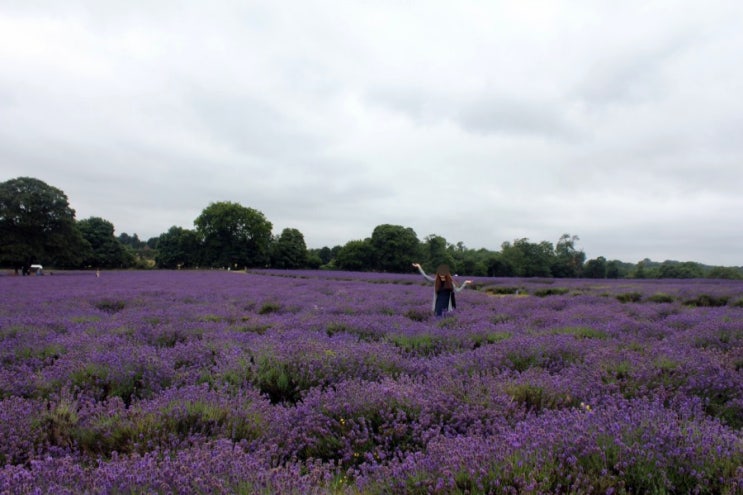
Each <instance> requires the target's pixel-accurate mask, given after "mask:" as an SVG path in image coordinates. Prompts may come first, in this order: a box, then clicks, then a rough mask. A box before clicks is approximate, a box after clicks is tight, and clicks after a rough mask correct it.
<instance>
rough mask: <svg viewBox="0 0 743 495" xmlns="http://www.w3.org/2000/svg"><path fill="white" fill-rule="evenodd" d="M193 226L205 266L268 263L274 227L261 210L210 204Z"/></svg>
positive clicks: (236, 205) (258, 264)
mask: <svg viewBox="0 0 743 495" xmlns="http://www.w3.org/2000/svg"><path fill="white" fill-rule="evenodd" d="M194 224H195V225H196V232H197V233H198V234H199V236H200V238H201V240H202V244H203V248H204V251H203V253H204V263H205V264H206V265H208V266H214V267H235V268H236V267H243V266H247V267H256V266H265V265H266V264H268V262H269V260H270V249H271V229H272V228H273V226H272V225H271V222H269V221H268V220H267V219H266V217H265V216H264V215H263V213H261V212H260V211H258V210H255V209H253V208H247V207H245V206H242V205H240V204H239V203H233V202H230V201H223V202H219V203H211V204H210V205H209V206H207V207H206V208H204V210H203V211H202V212H201V215H199V217H198V218H197V219H196V220H195V221H194Z"/></svg>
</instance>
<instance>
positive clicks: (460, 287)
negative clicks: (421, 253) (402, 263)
mask: <svg viewBox="0 0 743 495" xmlns="http://www.w3.org/2000/svg"><path fill="white" fill-rule="evenodd" d="M418 271H419V272H421V275H423V278H425V279H426V280H428V281H429V282H436V277H432V276H430V275H426V272H424V271H423V268H420V267H419V268H418ZM452 285H454V292H462V290H463V289H464V288H465V287H466V285H457V283H456V282H454V280H452ZM453 309H454V308H453V307H452V305H451V297H450V298H449V308H448V310H449V311H451V310H453ZM431 311H436V286H435V285H434V289H433V302H432V303H431Z"/></svg>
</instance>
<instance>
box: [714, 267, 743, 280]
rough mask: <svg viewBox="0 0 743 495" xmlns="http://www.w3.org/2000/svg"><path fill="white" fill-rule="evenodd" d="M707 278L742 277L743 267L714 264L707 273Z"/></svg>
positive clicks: (730, 278)
mask: <svg viewBox="0 0 743 495" xmlns="http://www.w3.org/2000/svg"><path fill="white" fill-rule="evenodd" d="M707 278H724V279H728V280H741V279H743V269H740V268H734V267H725V266H714V267H712V269H710V271H709V272H708V273H707Z"/></svg>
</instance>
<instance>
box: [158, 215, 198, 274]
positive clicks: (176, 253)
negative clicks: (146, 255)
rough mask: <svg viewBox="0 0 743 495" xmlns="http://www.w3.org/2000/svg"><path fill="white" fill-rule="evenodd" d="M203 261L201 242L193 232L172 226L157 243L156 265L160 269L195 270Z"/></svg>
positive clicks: (161, 235)
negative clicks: (200, 261)
mask: <svg viewBox="0 0 743 495" xmlns="http://www.w3.org/2000/svg"><path fill="white" fill-rule="evenodd" d="M200 259H201V242H200V241H199V236H198V234H197V233H196V232H195V231H193V230H188V229H184V228H182V227H177V226H175V225H174V226H172V227H170V230H168V231H167V232H165V233H164V234H160V237H159V238H158V241H157V255H156V256H155V263H156V264H157V266H159V267H160V268H195V267H197V266H199V260H200Z"/></svg>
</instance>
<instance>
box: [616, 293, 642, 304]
mask: <svg viewBox="0 0 743 495" xmlns="http://www.w3.org/2000/svg"><path fill="white" fill-rule="evenodd" d="M616 298H617V300H618V301H619V302H621V303H634V302H640V300H641V299H642V294H640V293H639V292H624V293H622V294H617V295H616Z"/></svg>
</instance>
